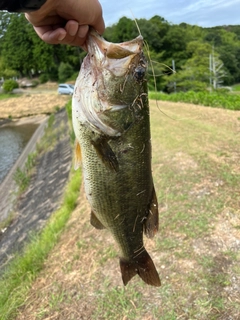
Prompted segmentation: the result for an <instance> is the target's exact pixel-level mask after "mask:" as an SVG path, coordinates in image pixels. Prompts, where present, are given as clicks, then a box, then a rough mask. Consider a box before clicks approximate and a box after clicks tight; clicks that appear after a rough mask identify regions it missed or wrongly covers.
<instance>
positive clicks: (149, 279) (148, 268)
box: [120, 249, 161, 287]
mask: <svg viewBox="0 0 240 320" xmlns="http://www.w3.org/2000/svg"><path fill="white" fill-rule="evenodd" d="M120 268H121V273H122V280H123V283H124V285H126V284H127V283H128V282H129V281H130V280H131V279H132V278H133V277H134V276H135V275H136V274H138V275H139V276H140V277H141V278H142V280H143V281H144V282H146V283H147V284H149V285H151V286H156V287H160V285H161V281H160V279H159V275H158V273H157V270H156V268H155V265H154V263H153V261H152V259H151V257H150V256H149V254H148V253H147V251H146V250H145V249H144V251H143V252H142V253H141V254H140V255H138V256H137V257H136V258H134V259H133V260H129V261H128V260H126V259H123V258H120Z"/></svg>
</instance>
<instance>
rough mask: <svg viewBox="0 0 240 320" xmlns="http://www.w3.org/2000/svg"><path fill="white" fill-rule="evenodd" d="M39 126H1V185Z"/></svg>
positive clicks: (29, 124)
mask: <svg viewBox="0 0 240 320" xmlns="http://www.w3.org/2000/svg"><path fill="white" fill-rule="evenodd" d="M37 127H38V124H36V123H27V124H22V125H14V124H12V125H11V124H9V125H4V126H0V184H1V183H2V181H3V180H4V178H5V177H6V175H7V174H8V172H9V170H10V169H11V168H12V166H13V165H14V163H15V162H16V160H17V159H18V157H19V156H20V154H21V153H22V151H23V149H24V148H25V146H26V144H27V143H28V141H29V139H30V138H31V136H32V135H33V133H34V131H35V130H36V129H37Z"/></svg>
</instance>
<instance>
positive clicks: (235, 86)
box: [232, 84, 240, 91]
mask: <svg viewBox="0 0 240 320" xmlns="http://www.w3.org/2000/svg"><path fill="white" fill-rule="evenodd" d="M232 89H233V91H240V84H235V85H234V86H232Z"/></svg>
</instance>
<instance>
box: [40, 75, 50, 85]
mask: <svg viewBox="0 0 240 320" xmlns="http://www.w3.org/2000/svg"><path fill="white" fill-rule="evenodd" d="M48 80H49V76H48V75H47V74H46V73H42V74H41V75H40V77H39V81H40V83H46V82H48Z"/></svg>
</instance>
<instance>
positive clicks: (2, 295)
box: [0, 171, 81, 320]
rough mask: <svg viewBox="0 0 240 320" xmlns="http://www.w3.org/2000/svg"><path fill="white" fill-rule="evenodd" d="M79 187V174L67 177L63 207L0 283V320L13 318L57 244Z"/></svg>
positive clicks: (18, 256)
mask: <svg viewBox="0 0 240 320" xmlns="http://www.w3.org/2000/svg"><path fill="white" fill-rule="evenodd" d="M80 183H81V174H80V172H79V171H78V172H77V173H76V172H74V174H73V172H72V173H71V179H70V181H69V184H68V186H67V189H66V191H65V195H64V199H63V204H62V206H61V208H60V209H59V210H57V211H56V212H55V213H54V214H53V215H52V217H51V219H50V221H49V223H48V224H47V226H46V227H45V228H44V230H43V231H42V233H41V234H40V235H36V236H35V237H34V238H33V240H32V241H31V243H30V244H28V245H26V247H25V250H24V252H23V254H21V255H17V256H16V258H14V261H13V262H11V264H10V266H9V267H8V270H7V271H6V273H5V274H4V276H3V278H2V279H1V280H0V288H1V290H0V314H1V320H7V319H10V318H13V317H14V315H15V314H16V311H17V308H19V307H20V306H21V305H22V304H23V302H24V300H25V296H26V294H27V293H28V291H29V288H30V287H31V284H32V282H33V281H34V279H36V277H37V275H38V273H39V271H40V270H41V269H42V267H43V264H44V261H45V259H46V258H47V255H48V253H49V252H50V251H51V249H52V248H53V247H54V245H55V244H56V243H57V242H58V239H59V236H60V234H61V232H62V230H63V229H64V227H65V225H66V222H67V221H68V219H69V217H70V214H71V212H72V211H73V209H74V208H75V206H76V201H77V198H78V194H79V186H80Z"/></svg>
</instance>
